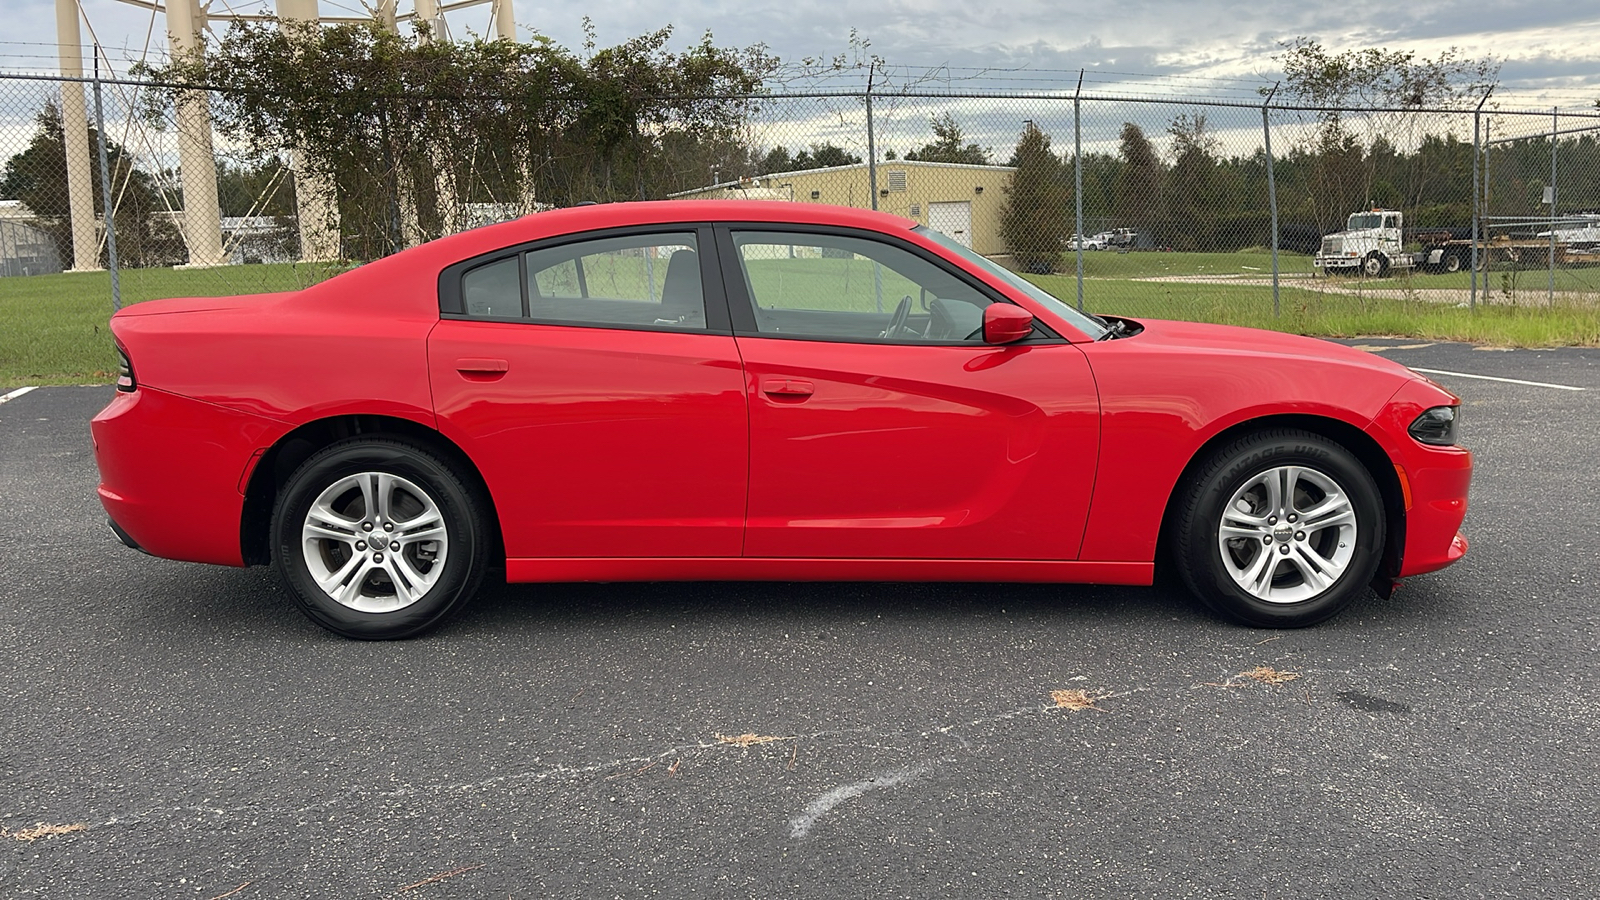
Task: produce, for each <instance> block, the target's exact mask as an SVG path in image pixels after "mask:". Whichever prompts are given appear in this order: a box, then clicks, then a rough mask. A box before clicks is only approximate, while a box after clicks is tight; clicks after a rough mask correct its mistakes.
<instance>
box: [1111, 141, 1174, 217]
mask: <svg viewBox="0 0 1600 900" xmlns="http://www.w3.org/2000/svg"><path fill="white" fill-rule="evenodd" d="M1120 153H1121V155H1122V163H1123V165H1122V171H1121V172H1119V173H1118V174H1117V181H1116V185H1115V187H1114V189H1113V197H1112V209H1113V212H1114V214H1115V216H1116V218H1117V220H1118V221H1119V222H1122V223H1125V225H1124V227H1131V228H1135V229H1137V230H1139V231H1140V232H1143V233H1145V234H1147V235H1150V236H1151V237H1153V238H1155V239H1156V240H1158V241H1159V240H1162V239H1163V237H1164V235H1163V234H1161V232H1164V231H1165V228H1166V221H1167V207H1166V198H1165V196H1164V194H1163V191H1164V189H1165V182H1166V174H1167V173H1166V169H1165V167H1163V166H1162V165H1161V157H1160V156H1159V155H1157V154H1156V148H1155V147H1154V146H1153V145H1151V143H1150V139H1149V138H1147V137H1145V134H1144V129H1142V128H1140V127H1139V126H1137V125H1135V124H1133V123H1132V122H1124V123H1122V135H1121V141H1120Z"/></svg>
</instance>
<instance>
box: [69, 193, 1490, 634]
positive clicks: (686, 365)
mask: <svg viewBox="0 0 1600 900" xmlns="http://www.w3.org/2000/svg"><path fill="white" fill-rule="evenodd" d="M111 328H112V332H113V333H114V335H115V337H116V342H117V348H118V352H119V353H120V354H121V356H122V360H121V363H122V372H121V377H120V378H119V379H118V381H117V393H116V395H115V397H114V398H113V399H112V401H111V403H110V405H108V406H107V407H106V408H105V410H103V411H102V412H101V413H100V414H99V415H98V416H96V417H95V419H94V422H93V435H94V444H95V452H96V459H97V461H98V463H99V466H100V473H101V484H100V489H99V493H100V499H101V501H102V502H103V503H104V505H105V508H106V511H107V512H108V513H109V514H110V518H111V525H112V528H113V529H115V531H116V533H117V535H118V536H119V537H120V538H121V539H122V541H123V542H124V543H126V544H128V545H129V546H132V547H135V548H137V549H140V550H143V551H146V552H148V553H151V554H154V555H156V556H162V557H167V558H171V559H180V560H190V561H194V562H203V563H217V564H221V565H231V566H241V565H256V564H271V565H272V566H273V567H275V568H276V570H277V571H278V573H279V575H280V576H281V578H282V579H283V581H284V583H285V584H287V585H288V586H289V587H290V588H291V589H292V593H293V595H294V596H295V597H296V598H297V600H298V602H299V603H300V605H301V606H302V607H303V609H304V611H305V612H306V613H307V614H308V615H309V616H310V617H311V618H312V619H313V620H315V621H316V622H318V623H319V624H321V625H323V626H324V627H326V628H328V629H330V630H332V631H335V632H337V633H339V634H342V635H346V636H349V637H353V638H400V637H406V636H409V635H413V634H417V633H419V632H422V631H424V630H425V629H428V628H430V627H433V626H435V625H437V624H438V623H439V622H440V621H442V620H443V619H444V618H445V617H446V616H448V615H449V614H450V613H451V612H452V611H453V610H455V609H457V608H458V607H460V606H461V605H462V604H463V603H465V602H466V601H467V600H468V599H469V598H470V597H471V596H472V595H473V593H474V592H475V591H476V590H477V588H478V586H479V584H480V582H481V581H482V579H483V577H484V573H485V572H486V571H489V570H490V569H496V570H498V568H499V567H500V566H502V565H503V566H504V571H505V576H506V578H507V580H509V581H588V580H594V581H634V580H637V581H645V580H688V579H694V580H699V579H778V580H807V581H811V580H815V581H822V580H845V579H848V580H893V581H1033V582H1090V583H1100V584H1149V583H1150V582H1151V580H1152V578H1153V576H1154V574H1155V572H1156V570H1157V568H1158V567H1160V566H1170V567H1172V569H1173V570H1174V571H1175V572H1176V573H1177V574H1178V575H1179V576H1180V577H1181V578H1182V581H1183V582H1184V583H1185V584H1186V585H1187V586H1188V587H1189V588H1190V589H1191V590H1192V591H1193V593H1194V594H1195V595H1196V596H1197V597H1198V598H1199V599H1200V600H1202V601H1203V602H1205V603H1206V604H1208V605H1209V606H1211V607H1212V608H1213V609H1215V610H1217V611H1218V612H1220V613H1222V614H1224V615H1226V616H1228V617H1230V618H1232V619H1235V620H1237V621H1240V622H1243V623H1248V624H1252V625H1265V626H1300V625H1309V624H1312V623H1314V622H1318V621H1321V620H1323V619H1326V618H1327V617H1329V616H1331V615H1334V614H1335V613H1337V612H1338V611H1339V610H1340V609H1342V608H1344V607H1345V606H1346V605H1347V604H1349V603H1350V602H1351V600H1353V599H1354V598H1355V597H1357V596H1358V595H1360V594H1361V593H1362V592H1364V591H1366V590H1368V589H1369V588H1375V589H1377V590H1379V591H1388V590H1390V589H1392V587H1393V586H1394V585H1395V584H1396V583H1397V582H1398V580H1399V579H1400V578H1403V577H1405V576H1408V575H1415V574H1418V573H1422V572H1429V571H1433V570H1435V569H1439V568H1441V567H1443V566H1446V565H1448V564H1450V563H1451V562H1454V561H1455V560H1456V559H1458V558H1460V556H1461V555H1462V553H1464V552H1465V550H1466V541H1465V539H1464V538H1462V537H1461V535H1460V534H1459V533H1458V529H1459V528H1460V525H1461V522H1462V518H1463V516H1464V515H1465V513H1466V509H1467V487H1468V482H1469V481H1470V478H1471V473H1472V456H1471V454H1470V453H1469V452H1468V451H1466V450H1464V449H1462V448H1461V447H1460V446H1458V445H1457V443H1456V423H1457V416H1458V412H1459V400H1458V399H1457V398H1456V397H1455V396H1454V395H1452V394H1451V393H1450V392H1449V391H1446V390H1445V389H1443V388H1441V387H1440V386H1438V385H1436V384H1434V383H1433V382H1431V381H1428V380H1427V379H1425V378H1423V377H1421V376H1420V375H1417V374H1416V373H1414V372H1412V371H1411V370H1409V369H1406V368H1404V367H1403V366H1400V365H1397V364H1395V363H1393V362H1391V361H1389V360H1385V359H1381V358H1376V357H1374V356H1371V355H1368V354H1365V353H1362V352H1360V351H1357V350H1353V349H1349V348H1346V347H1342V346H1339V345H1336V344H1331V343H1327V342H1323V341H1317V340H1311V339H1308V338H1302V337H1295V336H1290V335H1284V334H1278V333H1275V332H1266V331H1254V330H1249V329H1242V328H1227V327H1220V326H1211V325H1195V324H1189V323H1183V322H1167V321H1154V320H1148V321H1147V320H1133V319H1127V318H1118V317H1097V316H1090V315H1084V314H1082V313H1080V312H1078V311H1077V310H1075V309H1073V308H1072V307H1071V306H1069V305H1067V304H1065V303H1063V302H1062V301H1060V300H1059V299H1057V298H1055V297H1053V296H1051V295H1050V294H1048V293H1046V292H1044V291H1043V290H1041V289H1040V288H1038V287H1036V286H1034V285H1033V284H1031V283H1029V282H1028V281H1025V280H1023V279H1022V278H1019V277H1017V276H1016V275H1014V274H1012V273H1011V272H1009V271H1007V270H1006V269H1004V268H1001V267H1000V266H998V265H996V264H994V263H992V262H990V261H989V260H987V259H985V258H983V257H981V256H979V255H977V254H975V253H973V252H972V251H971V250H970V249H968V248H966V247H964V246H962V245H961V244H960V243H958V242H956V241H954V240H952V239H950V238H949V237H946V236H945V235H942V234H940V233H938V232H935V231H931V230H929V229H927V228H926V227H923V226H920V225H917V224H916V223H913V222H910V221H907V220H904V219H900V218H896V217H893V216H888V215H882V214H878V213H872V212H866V211H863V210H854V209H845V208H839V207H829V206H822V205H812V204H794V203H772V202H768V203H761V202H742V201H700V202H687V201H679V202H653V203H622V204H613V205H602V206H586V207H580V208H575V209H566V210H560V211H554V212H547V213H541V214H539V215H536V216H530V217H527V218H523V219H519V220H517V221H515V222H508V223H505V224H502V225H495V226H492V227H488V228H482V229H478V230H476V231H471V232H467V233H464V234H458V235H454V236H452V237H448V238H444V239H442V240H438V241H434V242H432V243H429V244H425V245H423V246H420V247H416V248H413V249H411V250H407V251H405V252H403V253H399V254H396V255H395V256H391V257H388V258H386V259H382V260H379V261H377V262H373V263H371V264H369V265H365V266H362V267H361V268H359V269H356V270H354V271H351V272H348V273H346V274H344V275H340V276H339V277H337V278H333V279H331V280H329V281H326V282H323V283H322V284H318V285H316V286H315V287H311V288H308V289H306V290H303V291H297V292H293V293H284V294H272V295H263V296H248V297H226V298H219V299H190V300H161V301H154V302H149V303H141V304H139V305H137V306H133V307H129V308H128V309H124V310H122V311H121V312H120V313H118V314H117V315H116V316H115V317H113V318H112V320H111Z"/></svg>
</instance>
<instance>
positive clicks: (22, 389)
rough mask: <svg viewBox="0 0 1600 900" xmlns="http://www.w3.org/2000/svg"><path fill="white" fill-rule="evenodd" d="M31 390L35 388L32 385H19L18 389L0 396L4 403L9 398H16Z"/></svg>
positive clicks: (0, 401) (1, 401) (0, 400)
mask: <svg viewBox="0 0 1600 900" xmlns="http://www.w3.org/2000/svg"><path fill="white" fill-rule="evenodd" d="M31 390H33V388H31V387H19V388H17V389H16V390H14V391H12V392H11V393H9V394H6V395H5V396H3V397H0V403H4V402H6V401H7V400H15V399H17V398H18V397H21V396H22V395H23V394H26V393H27V392H29V391H31Z"/></svg>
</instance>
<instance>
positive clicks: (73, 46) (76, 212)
mask: <svg viewBox="0 0 1600 900" xmlns="http://www.w3.org/2000/svg"><path fill="white" fill-rule="evenodd" d="M56 43H58V44H60V45H61V74H62V75H63V76H65V77H67V78H82V77H83V43H82V38H81V37H80V34H79V31H78V0H56ZM61 135H62V140H63V143H64V149H65V150H66V162H67V211H68V215H69V218H70V220H71V224H72V271H74V272H93V271H96V270H98V269H99V268H100V241H99V236H98V235H97V234H96V232H95V215H94V180H93V178H94V175H93V173H92V172H91V171H90V169H89V112H88V107H87V106H86V105H85V103H84V100H83V83H82V82H78V81H63V82H61Z"/></svg>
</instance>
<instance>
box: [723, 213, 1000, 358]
mask: <svg viewBox="0 0 1600 900" xmlns="http://www.w3.org/2000/svg"><path fill="white" fill-rule="evenodd" d="M733 243H734V247H735V248H736V249H737V251H738V263H739V266H740V268H741V270H742V271H743V274H744V279H745V286H746V288H747V289H748V291H749V295H750V300H751V302H752V304H753V306H754V308H755V316H756V327H757V330H758V331H759V332H761V333H763V334H774V335H793V336H797V337H812V338H822V339H836V340H865V341H886V342H892V343H924V342H951V341H957V342H960V341H976V342H980V343H981V342H982V339H983V338H982V332H983V308H984V307H985V306H987V305H988V304H989V302H990V300H989V298H988V297H986V296H984V295H983V294H982V293H980V292H979V291H978V290H977V289H976V288H974V287H972V286H971V285H969V284H968V283H966V282H965V281H963V280H962V279H961V278H959V277H958V276H956V275H955V274H954V273H953V272H951V271H949V270H947V269H945V268H943V267H942V266H939V265H937V264H935V263H932V262H929V261H928V260H926V259H923V258H922V257H920V256H918V255H916V254H914V253H911V252H910V251H908V250H905V249H903V248H900V247H895V246H893V245H890V244H885V243H881V242H878V241H871V240H866V239H863V238H855V237H847V236H843V235H825V234H807V233H799V232H783V231H735V232H733Z"/></svg>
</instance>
